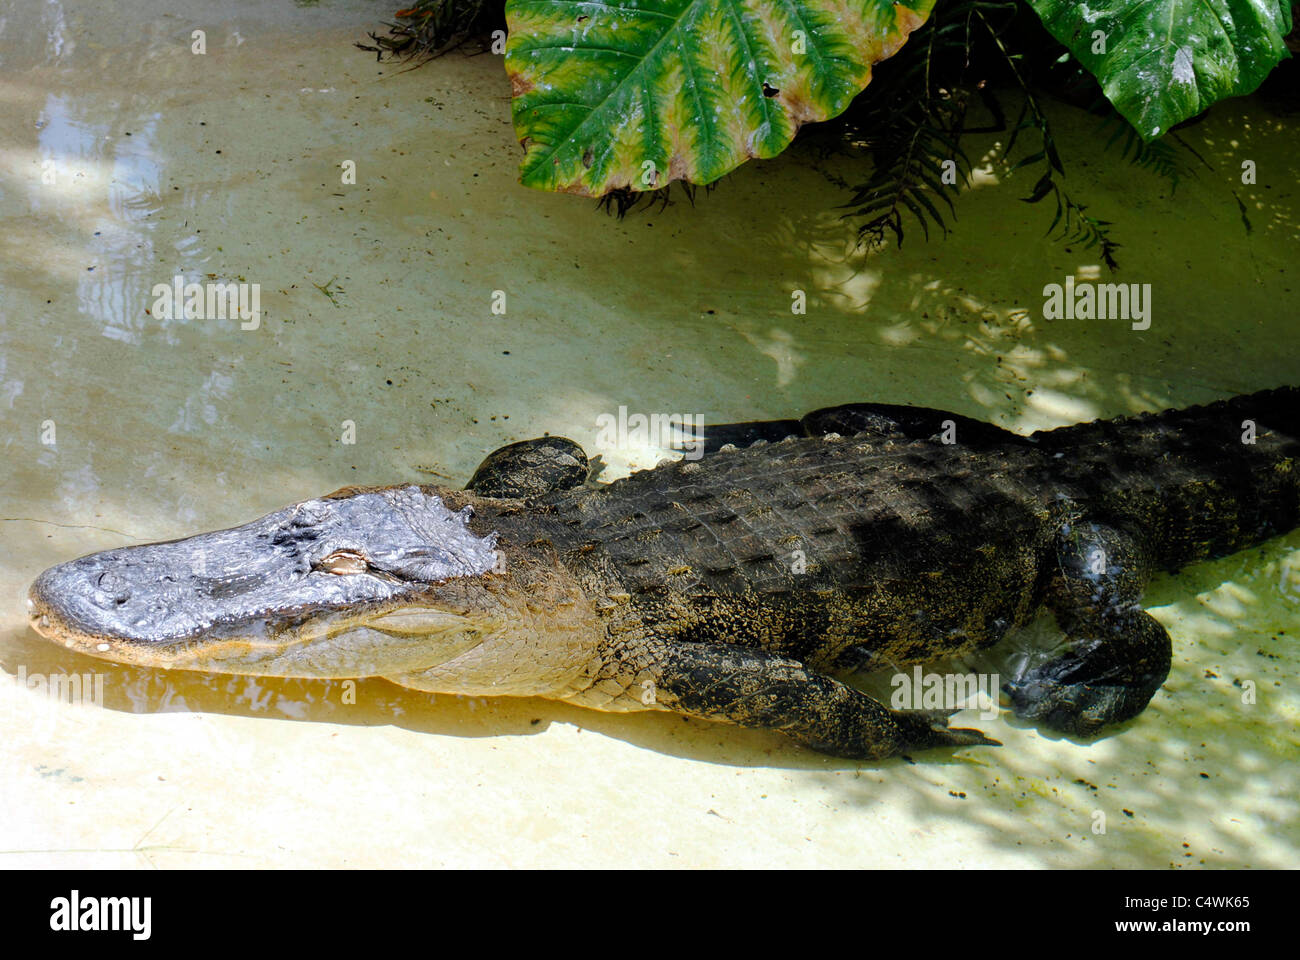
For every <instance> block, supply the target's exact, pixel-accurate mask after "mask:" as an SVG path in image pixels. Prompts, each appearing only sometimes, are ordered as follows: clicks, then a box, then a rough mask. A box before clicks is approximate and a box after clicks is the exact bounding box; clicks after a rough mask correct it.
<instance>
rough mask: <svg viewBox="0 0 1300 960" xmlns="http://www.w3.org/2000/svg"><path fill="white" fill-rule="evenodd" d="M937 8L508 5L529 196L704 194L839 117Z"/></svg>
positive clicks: (741, 2)
mask: <svg viewBox="0 0 1300 960" xmlns="http://www.w3.org/2000/svg"><path fill="white" fill-rule="evenodd" d="M933 6H934V0H904V2H892V0H609V2H605V0H508V2H507V4H506V21H507V25H508V26H509V39H508V40H507V42H506V72H507V73H508V74H509V76H510V84H511V90H512V94H513V98H514V99H513V103H512V108H513V109H512V113H513V116H514V124H515V131H516V133H517V134H518V135H519V139H520V142H521V143H522V144H523V147H524V151H525V153H524V159H523V163H522V166H521V169H520V180H521V181H522V182H523V183H524V184H525V185H527V186H530V187H537V188H540V189H543V190H557V191H564V192H567V193H577V194H582V195H586V196H592V197H599V196H603V195H604V194H606V193H608V192H610V191H611V190H618V189H631V190H634V191H639V190H653V189H656V188H658V187H662V186H664V185H665V184H667V183H669V182H671V181H673V180H686V181H689V182H691V183H693V184H706V183H711V182H713V181H714V180H716V179H718V178H719V177H721V176H722V175H723V174H725V173H728V172H729V171H731V170H734V169H735V168H736V167H738V166H739V165H740V164H742V163H744V162H745V161H746V160H748V159H749V158H750V157H773V156H776V155H777V154H778V153H780V152H781V151H782V150H784V149H785V148H786V146H788V145H789V143H790V141H791V140H792V139H793V138H794V134H795V131H796V130H797V129H798V128H799V126H800V125H801V124H804V123H808V122H811V121H816V120H826V119H828V118H830V117H833V116H835V115H836V114H839V113H840V112H842V111H843V110H844V109H845V108H846V107H847V106H848V105H849V102H850V101H851V100H852V99H853V98H854V97H855V96H856V95H857V94H858V93H859V92H861V90H862V89H863V87H865V86H866V85H867V83H868V82H869V81H870V79H871V68H872V66H873V65H874V64H876V63H878V62H879V61H881V60H884V59H886V58H887V57H890V56H892V55H893V54H894V53H895V52H896V51H897V50H898V49H899V47H901V46H902V45H903V43H904V42H905V41H906V40H907V37H908V35H909V34H910V33H911V32H912V31H913V30H915V29H916V28H917V27H919V26H920V25H921V24H922V23H924V22H925V19H926V17H928V16H929V14H930V9H931V8H932V7H933Z"/></svg>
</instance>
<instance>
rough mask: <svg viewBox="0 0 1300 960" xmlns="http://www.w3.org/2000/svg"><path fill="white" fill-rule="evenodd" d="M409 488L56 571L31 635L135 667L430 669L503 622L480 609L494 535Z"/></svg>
mask: <svg viewBox="0 0 1300 960" xmlns="http://www.w3.org/2000/svg"><path fill="white" fill-rule="evenodd" d="M470 513H471V512H470V511H461V512H459V513H453V512H452V511H450V510H448V509H447V508H446V507H445V506H443V503H442V499H441V497H440V496H439V495H438V494H437V493H435V492H432V489H431V488H430V489H424V488H420V487H416V486H408V487H390V488H381V489H378V490H373V491H350V492H348V493H347V494H346V495H341V496H331V497H326V498H322V499H318V500H307V501H303V502H301V503H297V504H294V505H293V506H290V507H286V508H284V509H283V510H279V511H276V512H275V513H272V514H269V515H267V516H265V517H262V518H261V519H259V520H255V521H253V522H252V523H247V524H244V525H242V526H239V527H234V528H231V529H229V530H219V531H216V532H213V533H205V534H200V535H198V536H194V537H188V538H185V539H182V540H172V541H167V542H163V543H152V544H143V545H139V546H132V547H123V548H119V549H116V550H108V551H104V552H102V553H97V554H92V555H90V556H86V557H82V558H80V559H78V560H73V561H70V562H68V563H63V564H59V565H58V566H55V567H51V568H50V569H48V570H46V571H45V572H44V573H42V574H41V575H40V576H39V577H38V578H37V579H36V581H35V582H34V583H33V584H32V587H31V589H30V591H29V593H28V597H27V606H28V617H29V621H30V623H31V625H32V627H33V628H34V629H35V630H36V631H37V632H38V633H40V634H41V635H42V636H44V637H46V638H47V639H49V640H51V641H53V642H56V643H60V644H62V645H64V646H66V647H68V648H70V649H73V650H77V651H79V652H82V653H86V654H89V655H91V656H96V657H102V658H105V659H109V660H114V661H118V662H123V663H131V664H135V665H140V666H151V667H165V668H180V669H191V670H210V671H216V672H222V673H239V674H262V675H273V676H299V677H343V676H346V677H356V676H372V675H382V674H386V673H391V672H395V671H404V670H415V669H422V668H427V667H429V666H432V665H434V664H436V663H439V662H442V661H443V660H445V659H447V658H448V657H451V656H456V655H458V654H459V653H461V652H464V651H465V650H466V649H469V648H470V647H472V646H473V645H475V644H476V643H477V642H480V641H481V639H482V638H483V637H484V636H486V635H488V634H490V633H491V632H492V631H494V630H497V629H500V626H501V625H500V624H499V623H498V622H496V620H495V619H494V617H493V616H492V615H491V611H489V610H485V609H483V608H482V607H481V606H479V605H476V604H475V603H474V597H475V592H474V591H473V590H472V589H467V586H468V585H469V584H471V583H473V582H474V581H476V580H478V579H480V578H482V577H484V576H485V575H490V574H491V571H492V569H493V568H494V566H495V565H496V564H497V562H498V561H497V553H496V550H495V537H494V536H493V535H491V534H489V535H487V536H479V535H476V534H475V533H474V532H473V531H471V530H470V529H469V527H468V519H469V516H470Z"/></svg>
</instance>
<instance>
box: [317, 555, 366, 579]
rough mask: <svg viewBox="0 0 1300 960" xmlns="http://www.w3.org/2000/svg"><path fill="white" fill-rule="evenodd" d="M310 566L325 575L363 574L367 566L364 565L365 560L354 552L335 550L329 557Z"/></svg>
mask: <svg viewBox="0 0 1300 960" xmlns="http://www.w3.org/2000/svg"><path fill="white" fill-rule="evenodd" d="M312 566H314V567H315V568H316V569H317V570H322V571H324V572H325V573H336V574H339V575H343V574H352V573H365V571H366V568H367V567H368V566H369V564H367V563H366V558H365V557H363V556H362V555H361V554H359V553H357V552H356V551H355V550H335V551H334V552H333V553H331V554H330V555H329V556H327V557H323V558H321V559H320V560H317V561H316V563H314V564H313V565H312Z"/></svg>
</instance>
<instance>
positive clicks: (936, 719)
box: [893, 710, 1002, 751]
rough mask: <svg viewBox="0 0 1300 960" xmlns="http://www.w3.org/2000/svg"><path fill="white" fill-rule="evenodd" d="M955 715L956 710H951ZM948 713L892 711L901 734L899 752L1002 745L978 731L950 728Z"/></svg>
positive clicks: (949, 714)
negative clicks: (934, 748) (932, 748)
mask: <svg viewBox="0 0 1300 960" xmlns="http://www.w3.org/2000/svg"><path fill="white" fill-rule="evenodd" d="M953 712H956V711H953ZM951 715H952V714H951V713H945V712H942V711H931V710H907V711H902V710H895V711H893V717H894V722H895V723H897V724H898V727H899V730H900V731H901V733H902V742H901V743H899V745H898V749H899V750H900V751H902V750H907V749H912V750H924V749H927V748H929V747H971V746H977V747H978V746H983V747H1000V746H1002V743H1001V742H1000V741H998V740H993V739H991V738H989V737H986V736H984V734H983V733H982V732H981V731H979V730H972V729H969V728H966V727H956V728H953V727H949V726H948V718H949V717H950V716H951Z"/></svg>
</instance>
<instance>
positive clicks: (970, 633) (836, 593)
mask: <svg viewBox="0 0 1300 960" xmlns="http://www.w3.org/2000/svg"><path fill="white" fill-rule="evenodd" d="M1296 397H1297V394H1296V391H1295V390H1294V389H1283V390H1278V391H1270V392H1266V393H1262V394H1256V395H1253V396H1250V397H1241V398H1236V399H1235V400H1232V401H1228V402H1224V403H1218V404H1212V405H1209V406H1206V407H1198V408H1192V409H1189V410H1184V411H1169V412H1166V413H1164V414H1161V415H1156V416H1152V415H1144V416H1140V417H1133V418H1126V419H1122V420H1112V421H1099V422H1096V423H1090V424H1083V425H1080V426H1076V427H1068V428H1063V429H1060V430H1055V431H1051V432H1045V433H1040V434H1037V435H1035V436H1034V437H1032V438H1028V439H1026V438H1022V437H1019V436H1016V435H1014V434H1011V433H1009V432H1006V431H1001V430H999V429H998V428H996V427H991V426H989V425H987V424H982V423H979V422H978V421H968V420H966V419H965V418H961V417H957V416H954V415H952V414H947V413H944V412H942V411H926V410H918V409H916V408H901V409H902V410H904V411H906V417H905V418H904V417H900V416H899V415H898V411H899V410H900V408H894V407H888V406H885V405H869V404H861V405H852V406H850V407H843V408H834V409H832V410H830V411H819V412H818V413H815V414H811V415H809V417H807V418H805V419H804V421H803V422H802V429H804V430H806V431H809V432H816V431H819V430H824V429H826V428H827V427H828V426H831V427H836V428H838V429H848V428H851V427H853V426H863V425H866V426H868V427H869V428H870V430H869V432H866V433H860V434H858V435H856V436H855V437H853V438H850V439H846V438H843V437H834V436H832V437H830V438H825V439H821V438H808V437H803V438H788V439H785V440H783V441H781V442H778V443H775V444H764V443H762V442H761V441H760V442H759V444H758V445H756V446H751V447H749V448H748V449H744V450H737V451H734V452H730V453H723V454H720V455H719V456H717V457H716V458H709V459H706V460H705V461H703V462H699V463H693V462H688V461H681V462H678V463H674V464H671V465H664V466H660V467H659V468H657V469H656V470H654V471H647V472H643V473H640V474H636V475H633V476H632V477H629V478H627V479H625V480H622V481H619V482H617V483H614V484H610V485H608V486H605V487H601V488H597V489H587V488H583V489H578V490H570V491H566V492H562V493H557V494H553V495H551V496H550V497H547V498H543V499H542V500H541V501H538V502H535V503H532V504H529V505H527V506H526V507H524V506H508V507H504V508H497V509H495V510H493V509H491V508H489V509H488V510H487V511H485V512H484V513H483V514H482V515H481V517H480V520H481V522H482V523H483V528H484V529H488V528H491V529H499V530H504V531H511V532H510V533H508V534H507V536H513V537H519V538H525V539H531V540H537V541H544V542H546V543H548V544H550V545H551V546H552V547H553V549H554V550H555V551H556V553H557V558H558V560H559V562H560V563H562V564H563V565H564V566H565V567H566V568H567V569H569V570H571V571H572V572H574V573H575V574H576V575H577V576H578V578H579V580H580V582H581V583H582V585H583V589H584V590H585V591H586V592H587V593H588V594H589V595H591V596H593V597H596V598H598V603H601V605H602V611H603V615H604V617H605V618H606V621H607V630H608V632H609V637H608V639H607V640H606V642H605V643H604V645H603V648H602V653H601V655H600V656H599V657H598V658H596V660H594V661H593V663H592V665H591V667H590V676H591V678H592V681H593V685H592V687H591V688H590V689H588V690H586V691H582V692H579V693H577V694H574V695H573V696H572V697H571V698H572V699H574V700H577V701H578V702H583V703H587V704H588V705H591V706H597V707H604V708H607V709H609V708H615V709H617V708H618V707H619V705H620V704H621V703H623V702H625V701H626V700H627V699H628V698H629V697H631V698H638V697H640V698H641V699H644V691H645V689H646V687H645V685H646V683H647V681H649V682H650V683H652V684H653V685H654V688H655V696H656V699H657V702H658V704H659V705H660V706H664V707H667V708H669V709H675V710H679V711H681V712H684V713H688V714H691V715H695V716H700V717H707V718H711V719H725V720H729V721H731V722H735V723H741V724H746V725H753V726H762V727H777V728H779V729H782V730H783V731H784V732H786V733H787V734H788V735H790V736H791V737H793V738H794V739H796V740H799V741H800V742H803V743H805V744H807V745H809V746H812V747H814V748H816V749H819V750H822V751H824V752H828V753H834V754H840V755H844V756H852V757H878V756H885V755H889V754H891V753H895V752H898V751H899V750H902V749H905V748H907V747H915V746H922V745H928V744H941V743H963V742H980V739H979V738H978V735H977V734H975V733H974V732H972V731H951V730H945V729H942V728H941V727H940V726H939V725H938V724H936V723H932V722H931V721H933V720H934V718H924V719H918V718H917V717H916V716H915V715H905V714H899V713H898V712H895V711H889V710H886V709H885V708H884V707H883V706H881V705H880V704H879V703H877V702H875V701H874V700H872V699H871V698H869V697H866V696H865V695H863V694H861V693H859V692H857V691H855V690H852V689H851V688H849V687H846V686H844V685H843V684H840V683H838V682H837V681H835V680H833V679H831V678H830V677H829V676H828V675H827V674H829V673H831V672H834V671H835V670H836V669H837V668H838V667H841V666H843V665H845V663H846V662H848V661H849V660H851V661H852V662H853V663H855V664H858V665H861V664H862V663H864V661H865V663H866V664H868V665H870V664H872V663H874V664H877V665H882V666H883V665H886V664H889V665H893V666H900V667H901V666H905V665H908V664H912V663H924V662H926V661H930V660H935V659H939V658H943V657H951V656H955V655H960V654H966V653H970V652H972V651H975V650H978V649H982V648H985V647H988V646H991V645H992V644H995V643H997V642H998V640H1000V639H1001V638H1002V636H1003V635H1004V634H1005V633H1006V631H1007V630H1008V629H1010V628H1013V627H1017V626H1022V625H1024V624H1026V623H1027V622H1028V621H1029V620H1030V619H1032V617H1033V615H1034V613H1035V611H1036V610H1037V608H1038V606H1039V605H1040V604H1041V603H1044V602H1045V603H1046V604H1047V605H1048V606H1049V607H1050V608H1051V609H1052V610H1053V612H1054V613H1055V614H1056V616H1057V619H1058V622H1060V624H1061V626H1062V628H1063V629H1064V630H1065V631H1066V634H1067V637H1068V639H1069V641H1070V648H1069V649H1070V652H1069V653H1068V654H1066V655H1065V656H1063V657H1061V658H1059V659H1057V660H1054V661H1052V662H1049V663H1047V664H1045V665H1044V666H1043V667H1040V668H1039V669H1037V670H1035V671H1032V672H1031V673H1029V674H1028V675H1027V676H1025V677H1023V678H1021V679H1019V680H1017V681H1014V682H1012V683H1009V684H1007V686H1006V688H1005V689H1006V691H1007V693H1008V694H1009V695H1010V697H1011V700H1012V703H1013V705H1014V707H1015V709H1016V712H1017V713H1018V714H1020V715H1021V716H1024V717H1030V718H1035V719H1037V720H1039V721H1041V722H1043V723H1044V724H1045V725H1046V726H1049V727H1051V728H1054V729H1058V730H1062V731H1066V732H1070V733H1076V734H1091V733H1095V732H1096V731H1097V730H1099V729H1100V728H1101V727H1102V726H1104V725H1106V724H1109V723H1115V722H1119V721H1122V720H1126V719H1129V718H1131V717H1133V716H1136V715H1137V714H1138V713H1139V712H1141V710H1142V709H1143V708H1144V707H1145V706H1146V703H1147V702H1148V701H1149V700H1150V698H1151V696H1152V695H1153V694H1154V692H1155V691H1156V690H1157V689H1158V688H1159V686H1160V684H1161V683H1162V682H1163V681H1164V679H1165V677H1166V675H1167V673H1168V670H1169V663H1170V640H1169V637H1168V635H1167V634H1166V632H1165V631H1164V629H1163V627H1161V626H1160V624H1159V623H1158V622H1157V621H1156V620H1155V619H1154V618H1152V617H1151V616H1150V615H1149V614H1147V613H1146V612H1144V611H1143V610H1142V609H1141V607H1140V606H1139V605H1138V602H1139V598H1140V595H1141V589H1142V587H1143V585H1144V584H1145V582H1146V580H1147V578H1148V577H1149V575H1150V573H1151V571H1152V570H1153V569H1156V568H1162V569H1166V570H1176V569H1178V568H1179V567H1181V566H1183V565H1185V564H1186V563H1190V562H1194V561H1196V560H1201V559H1208V558H1211V557H1216V556H1222V555H1225V554H1227V553H1231V552H1234V551H1236V550H1240V549H1243V548H1245V547H1247V546H1250V545H1252V544H1256V543H1259V542H1262V541H1263V540H1265V539H1268V538H1269V537H1271V536H1275V535H1277V534H1280V533H1283V532H1285V531H1287V530H1289V529H1291V528H1293V527H1294V526H1296V524H1297V512H1298V511H1300V445H1298V444H1297V440H1296V426H1297V419H1296V418H1297V413H1300V405H1298V404H1297V399H1296ZM1252 418H1253V419H1255V420H1256V421H1257V429H1258V431H1259V435H1258V437H1257V439H1256V443H1255V444H1253V445H1246V444H1243V443H1242V434H1243V421H1245V420H1247V419H1252ZM945 420H946V421H951V422H952V424H953V426H955V427H956V439H957V441H958V442H957V443H955V444H952V445H945V444H943V443H941V442H939V441H937V439H935V438H936V437H937V436H938V435H939V434H940V433H941V432H942V424H943V421H945ZM792 423H793V421H778V422H775V423H774V424H773V425H772V426H773V427H774V429H776V430H777V431H779V432H788V431H789V430H790V429H792V428H791V426H790V425H791V424H792ZM972 425H974V427H975V429H971V428H972ZM734 426H737V427H741V428H743V429H744V430H745V431H746V433H747V434H748V435H753V433H754V431H755V430H758V431H759V432H762V431H761V427H762V425H755V424H743V425H734ZM721 432H722V433H724V434H725V433H726V430H725V429H724V430H723V431H721ZM971 434H974V436H973V437H972V436H970V435H971ZM516 531H517V532H516ZM797 550H798V551H802V555H803V557H804V560H805V562H806V568H805V572H803V573H797V572H794V571H795V570H796V569H797V568H796V566H795V564H794V559H795V557H796V554H795V551H797ZM601 598H603V600H602V599H601ZM850 655H851V656H850Z"/></svg>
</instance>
